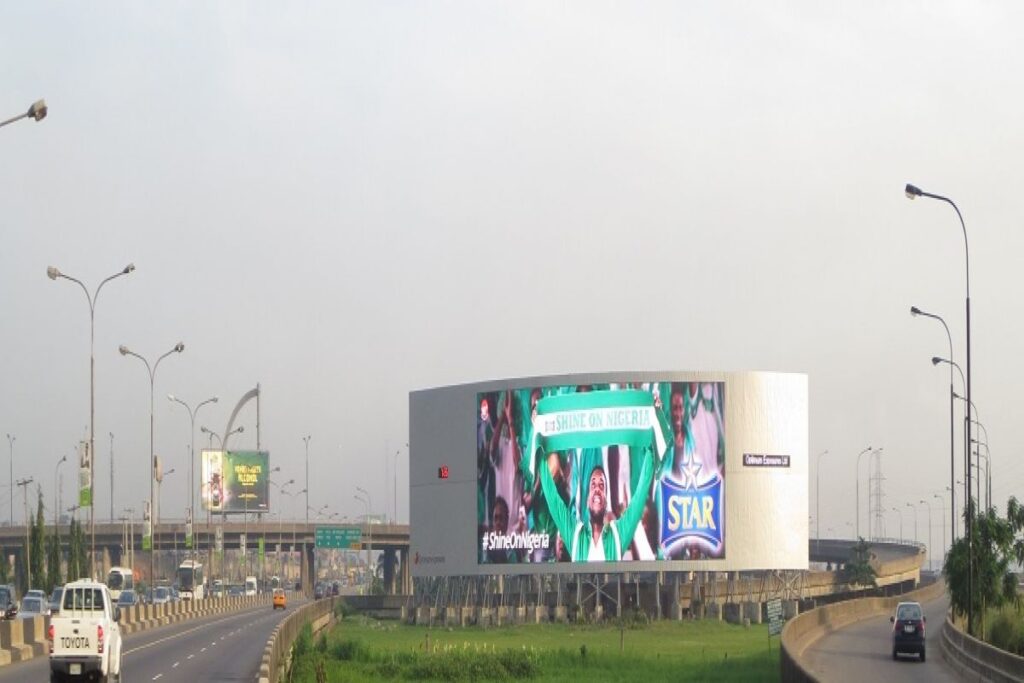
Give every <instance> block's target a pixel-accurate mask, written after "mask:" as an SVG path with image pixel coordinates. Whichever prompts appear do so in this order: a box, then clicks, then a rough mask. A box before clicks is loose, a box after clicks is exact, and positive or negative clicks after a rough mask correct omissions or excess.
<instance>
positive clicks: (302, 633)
mask: <svg viewBox="0 0 1024 683" xmlns="http://www.w3.org/2000/svg"><path fill="white" fill-rule="evenodd" d="M312 651H313V626H312V624H310V623H309V622H306V623H305V624H303V625H302V628H301V629H300V630H299V635H298V636H297V637H296V638H295V643H294V644H293V645H292V658H293V659H296V658H298V657H302V656H303V655H305V654H308V653H309V652H312Z"/></svg>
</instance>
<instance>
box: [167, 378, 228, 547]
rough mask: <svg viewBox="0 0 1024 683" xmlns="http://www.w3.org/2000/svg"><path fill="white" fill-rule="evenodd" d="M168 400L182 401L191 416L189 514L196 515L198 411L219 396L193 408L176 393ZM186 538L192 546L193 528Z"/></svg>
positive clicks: (170, 395) (187, 529) (168, 397)
mask: <svg viewBox="0 0 1024 683" xmlns="http://www.w3.org/2000/svg"><path fill="white" fill-rule="evenodd" d="M167 400H168V401H171V402H172V403H180V404H181V405H183V406H185V410H187V411H188V418H189V425H190V426H189V436H190V438H191V439H192V441H191V443H190V444H189V447H188V513H189V516H194V515H195V509H196V496H195V493H196V477H195V474H196V470H195V462H196V413H198V412H199V409H200V408H202V407H203V406H205V405H206V404H208V403H216V402H217V397H216V396H211V397H210V398H208V399H206V400H205V401H200V402H199V403H198V404H197V405H196V407H195V408H192V407H191V406H189V404H188V403H186V402H185V401H182V400H181V399H180V398H178V397H177V396H175V395H174V394H167ZM193 521H194V520H193ZM185 538H186V543H188V544H189V545H190V546H191V545H192V543H191V541H192V534H191V529H189V528H187V527H186V529H185ZM189 549H190V550H191V548H189ZM189 556H190V557H191V556H192V554H191V553H190V554H189Z"/></svg>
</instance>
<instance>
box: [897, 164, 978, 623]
mask: <svg viewBox="0 0 1024 683" xmlns="http://www.w3.org/2000/svg"><path fill="white" fill-rule="evenodd" d="M904 192H906V195H907V198H908V199H914V198H916V197H928V198H929V199H936V200H938V201H940V202H946V203H947V204H949V205H950V206H952V207H953V210H954V211H956V216H957V218H959V219H960V228H961V229H962V230H963V233H964V263H965V275H966V277H965V283H966V294H967V296H966V299H965V309H966V314H967V315H966V318H967V443H970V440H971V254H970V249H969V247H968V243H967V225H966V224H965V223H964V217H963V215H962V214H961V213H960V209H959V207H957V205H956V203H955V202H954V201H953V200H952V199H950V198H949V197H943V196H942V195H938V194H932V193H930V192H925V191H923V190H921V188H919V187H916V186H914V185H911V184H910V183H907V186H906V187H905V188H904ZM970 488H971V468H969V467H968V468H967V489H968V490H970ZM973 514H974V513H973V511H972V509H971V505H970V500H969V499H968V504H967V518H968V524H967V548H968V556H969V557H970V561H969V562H968V563H967V595H969V596H973V595H974V569H973V564H974V540H973V538H972V536H973V533H972V531H971V524H970V520H971V518H972V517H973ZM967 632H968V633H970V634H973V633H974V599H973V597H972V598H971V599H969V600H968V601H967Z"/></svg>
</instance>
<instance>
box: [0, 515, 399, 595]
mask: <svg viewBox="0 0 1024 683" xmlns="http://www.w3.org/2000/svg"><path fill="white" fill-rule="evenodd" d="M130 526H134V528H133V529H132V528H130ZM218 527H219V528H220V529H221V533H222V538H223V546H222V547H223V550H224V553H223V554H222V555H218V554H217V553H216V552H214V550H215V538H216V530H217V528H218ZM317 527H347V528H357V529H359V530H360V535H361V537H362V542H361V543H360V544H359V546H358V548H352V549H350V550H349V551H334V552H335V555H342V556H344V560H345V561H346V562H352V563H355V562H359V561H365V556H366V555H367V553H368V552H369V553H372V555H373V556H377V557H379V558H380V565H381V569H382V572H383V579H384V586H385V591H386V592H388V593H404V594H408V593H410V592H411V591H412V575H411V573H410V571H409V526H408V525H407V524H368V523H361V524H324V523H316V522H309V523H306V522H294V521H293V522H289V521H284V520H282V521H276V522H268V521H254V520H252V519H250V520H249V521H248V522H244V521H221V522H211V523H209V524H207V523H206V522H205V521H204V522H201V523H198V524H193V526H192V529H193V535H194V538H193V543H194V550H195V551H196V552H197V553H198V555H199V560H200V561H201V562H203V565H204V567H205V568H206V576H207V578H221V577H224V576H227V577H230V578H231V580H234V578H235V576H234V575H235V574H236V573H237V572H238V571H241V570H240V568H239V564H240V561H241V560H240V558H236V557H235V556H237V555H238V553H239V551H240V550H241V543H242V537H243V535H244V536H245V538H246V544H245V545H246V551H247V552H246V554H247V556H248V557H250V558H251V557H252V556H254V555H255V554H256V552H257V547H258V542H259V540H260V539H262V540H263V543H264V552H265V567H264V573H265V574H266V576H268V577H269V576H271V575H273V574H281V575H286V576H287V577H288V578H292V579H294V580H297V581H301V583H302V586H303V588H304V589H307V590H308V589H310V587H311V586H312V584H313V583H314V582H313V581H311V580H310V577H312V576H314V574H315V573H316V570H317V557H318V553H316V552H314V550H315V530H316V528H317ZM83 529H84V531H85V533H86V538H87V540H88V539H89V528H88V524H87V523H86V524H83ZM59 530H60V534H61V540H62V547H63V548H64V550H65V552H66V551H67V547H68V527H67V526H64V525H61V526H60V528H59ZM26 533H27V529H26V527H25V526H7V525H4V526H0V551H2V552H3V556H4V557H8V556H11V555H13V556H15V558H16V560H17V562H16V564H15V567H17V568H18V569H17V571H19V572H20V571H21V569H20V568H21V566H22V554H23V553H24V550H25V537H26ZM53 533H54V527H53V525H48V526H47V527H46V536H47V538H51V537H52V535H53ZM90 546H91V544H90ZM153 548H154V552H155V557H154V564H155V566H156V575H157V578H158V579H159V578H173V576H174V571H175V569H176V568H177V566H178V564H180V561H181V560H184V559H185V558H186V557H187V556H188V552H189V551H188V550H187V549H186V548H185V522H184V520H167V521H163V522H161V523H159V524H157V525H156V526H155V528H154V538H153ZM278 549H280V550H278ZM132 552H134V555H135V561H134V567H135V570H136V571H137V572H139V573H140V575H141V577H142V578H143V579H147V580H148V579H149V567H150V551H148V550H146V551H143V549H142V524H141V523H139V524H134V525H128V524H125V523H124V522H121V521H117V522H113V523H110V522H99V521H97V523H96V554H97V557H98V561H99V562H98V566H99V568H100V571H101V574H102V576H103V577H105V576H106V574H107V572H108V571H109V570H110V568H111V567H116V566H125V565H127V563H128V562H129V561H130V554H131V553H132ZM357 552H358V553H359V554H358V555H357V554H356V553H357ZM319 555H320V558H321V566H323V563H324V562H326V561H328V558H327V557H326V555H327V552H321V553H319ZM337 559H338V558H335V560H337ZM371 562H372V560H371ZM246 565H247V566H248V567H253V568H252V569H251V570H250V569H246V570H245V571H247V572H248V573H249V574H250V575H257V576H258V575H259V574H260V572H259V571H258V570H257V569H256V568H255V566H254V565H255V560H246ZM239 576H242V574H239ZM332 578H336V577H332Z"/></svg>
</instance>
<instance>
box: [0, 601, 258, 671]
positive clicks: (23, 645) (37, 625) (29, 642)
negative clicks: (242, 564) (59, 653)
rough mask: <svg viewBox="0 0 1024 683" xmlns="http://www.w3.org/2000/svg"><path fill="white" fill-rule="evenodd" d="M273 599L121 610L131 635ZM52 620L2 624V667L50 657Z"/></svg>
mask: <svg viewBox="0 0 1024 683" xmlns="http://www.w3.org/2000/svg"><path fill="white" fill-rule="evenodd" d="M270 599H271V598H270V596H269V595H261V596H250V597H241V598H221V599H213V598H210V599H207V600H197V601H195V602H191V601H187V600H186V601H181V602H178V603H166V604H163V605H134V606H132V607H126V608H124V609H122V610H121V621H120V626H121V633H122V635H130V634H132V633H138V632H139V631H144V630H146V629H150V628H155V627H158V626H163V625H165V624H171V623H176V622H178V621H182V620H185V619H198V618H201V617H205V616H210V615H213V614H223V613H227V612H234V611H237V610H241V609H247V608H251V607H258V606H260V605H267V606H269V605H270ZM49 625H50V622H49V617H34V618H32V619H14V620H11V621H0V666H3V665H6V664H11V663H12V662H22V661H25V660H28V659H32V658H33V657H42V656H46V655H48V654H49V649H50V645H49V642H48V641H47V638H46V636H47V630H48V628H49Z"/></svg>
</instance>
